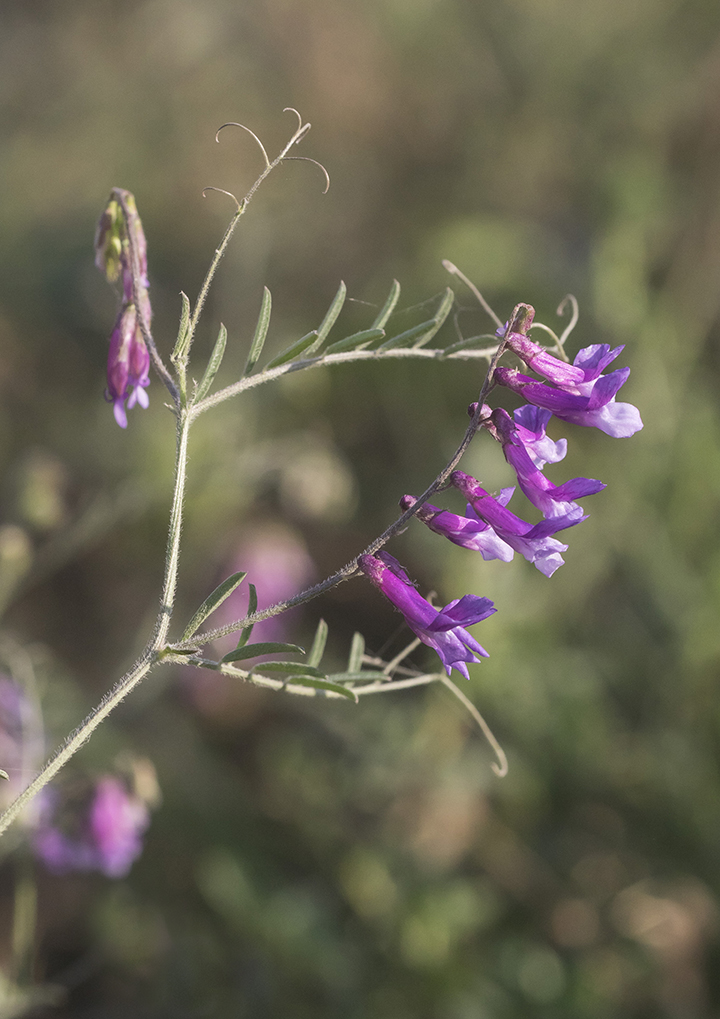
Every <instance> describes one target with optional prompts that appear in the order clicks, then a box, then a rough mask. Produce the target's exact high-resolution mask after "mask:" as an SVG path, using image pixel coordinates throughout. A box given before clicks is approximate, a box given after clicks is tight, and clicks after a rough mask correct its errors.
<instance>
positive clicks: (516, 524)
mask: <svg viewBox="0 0 720 1019" xmlns="http://www.w3.org/2000/svg"><path fill="white" fill-rule="evenodd" d="M450 483H451V484H452V485H453V486H454V487H455V488H457V489H458V490H459V491H460V492H462V494H463V495H464V496H465V498H466V499H467V500H468V502H469V506H468V515H470V513H472V515H473V516H475V517H477V518H479V519H480V520H484V521H485V522H486V523H488V524H489V525H490V526H491V527H492V529H493V530H494V531H495V533H496V534H497V535H498V537H499V538H501V539H502V540H503V541H505V542H507V544H508V545H510V547H511V548H514V549H515V551H516V552H519V553H520V555H521V556H524V557H525V559H527V561H528V562H529V563H532V564H533V565H534V566H535V567H536V568H537V569H538V570H540V572H541V573H544V574H545V576H546V577H551V576H552V575H553V573H554V572H555V570H557V569H558V568H559V567H560V566H562V565H563V563H564V562H565V560H564V559H563V557H562V556H561V555H560V553H561V552H565V551H566V550H567V545H563V544H562V542H560V541H558V540H557V538H553V537H552V535H553V534H555V533H556V532H557V531H562V530H564V529H565V528H566V527H573V526H574V525H575V524H579V523H580V522H581V521H582V520H585V519H586V518H585V517H584V516H583V513H582V510H580V509H579V508H578V510H577V511H573V512H571V513H567V514H564V515H562V516H556V517H551V518H550V519H549V520H541V521H540V523H539V524H535V525H534V526H533V525H532V524H529V523H527V521H526V520H521V519H520V517H516V516H515V514H514V513H511V512H510V510H508V509H506V508H505V503H506V502H507V501H508V499H509V497H505V493H507V492H508V491H509V492H510V493H511V494H512V491H513V489H504V490H503V498H502V499H494V498H493V497H492V496H491V495H490V494H489V493H488V492H486V491H485V489H484V488H482V487H481V486H480V483H479V482H478V481H476V480H475V478H473V477H472V476H471V475H470V474H464V473H463V472H462V471H453V473H452V474H451V475H450Z"/></svg>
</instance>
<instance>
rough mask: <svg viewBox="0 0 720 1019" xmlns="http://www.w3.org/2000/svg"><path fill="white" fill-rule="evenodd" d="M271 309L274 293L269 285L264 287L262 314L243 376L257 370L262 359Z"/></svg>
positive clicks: (259, 317) (259, 316) (256, 327)
mask: <svg viewBox="0 0 720 1019" xmlns="http://www.w3.org/2000/svg"><path fill="white" fill-rule="evenodd" d="M271 311H272V294H271V293H270V291H269V290H268V288H267V287H264V288H263V299H262V305H261V307H260V314H259V315H258V320H257V325H256V326H255V335H254V336H253V341H252V343H251V345H250V353H249V354H248V359H247V363H246V364H245V371H244V372H243V376H245V375H252V373H253V371H254V370H255V365H256V364H257V363H258V361H259V360H260V355H261V354H262V349H263V345H264V343H265V337H266V336H267V331H268V326H269V325H270V312H271Z"/></svg>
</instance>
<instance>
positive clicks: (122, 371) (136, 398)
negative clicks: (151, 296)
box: [105, 304, 150, 428]
mask: <svg viewBox="0 0 720 1019" xmlns="http://www.w3.org/2000/svg"><path fill="white" fill-rule="evenodd" d="M149 371H150V355H149V354H148V350H147V347H146V346H145V342H144V340H143V338H142V333H141V332H140V328H139V326H138V321H137V312H136V310H135V305H134V304H124V305H123V307H122V308H121V310H120V314H119V315H118V318H117V321H116V323H115V328H114V329H113V331H112V336H111V337H110V350H109V351H108V366H107V389H106V391H105V396H106V399H107V400H108V401H109V402H111V403H112V405H113V413H114V415H115V420H116V421H117V423H118V424H119V425H120V427H121V428H127V414H126V413H125V401H126V400H127V406H128V409H130V408H132V407H134V406H135V404H136V403H138V404H139V405H140V406H141V407H147V406H148V402H149V401H148V395H147V393H146V392H145V388H146V387H147V386H149V385H150V378H149Z"/></svg>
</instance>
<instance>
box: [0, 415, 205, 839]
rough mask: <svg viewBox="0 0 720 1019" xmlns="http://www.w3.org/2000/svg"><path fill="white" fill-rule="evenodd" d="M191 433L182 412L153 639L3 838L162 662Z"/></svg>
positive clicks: (30, 792) (15, 810)
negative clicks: (121, 704) (160, 592)
mask: <svg viewBox="0 0 720 1019" xmlns="http://www.w3.org/2000/svg"><path fill="white" fill-rule="evenodd" d="M189 431H190V415H189V414H188V413H187V412H185V411H181V412H180V415H179V417H178V427H177V444H176V456H175V486H174V491H173V500H172V508H171V511H170V526H169V528H168V542H167V552H166V556H165V576H164V579H163V586H162V597H161V601H160V611H159V613H158V618H157V622H156V624H155V630H154V633H153V636H152V638H151V640H150V642H149V643H148V645H147V647H146V648H145V650H144V651H143V653H142V655H141V656H140V658H138V660H137V662H136V663H135V664H134V665H133V667H132V668H131V669H130V670H129V672H127V673H126V674H125V675H124V676H123V677H122V679H120V680H118V682H117V683H116V684H115V686H114V687H113V688H112V690H110V691H109V692H108V693H107V694H106V695H105V697H103V699H102V700H101V701H100V703H99V704H98V705H97V707H96V708H94V709H93V711H91V712H90V714H89V715H88V717H87V718H86V719H85V721H84V722H83V723H82V724H81V725H79V726H78V728H77V729H76V730H75V731H74V732H73V733H71V734H70V736H68V738H67V739H66V740H65V742H64V743H63V745H62V746H61V747H60V748H59V749H58V750H57V751H56V752H55V753H54V754H53V756H52V757H51V758H50V759H49V761H48V762H47V763H46V764H45V766H44V767H43V769H42V771H41V772H40V773H39V774H38V775H37V776H36V778H35V779H33V781H32V782H31V783H30V785H29V786H28V787H27V788H26V789H24V790H23V792H22V793H20V795H19V796H18V797H17V798H16V799H15V800H14V801H13V802H12V803H11V804H10V806H9V807H8V808H7V810H6V811H5V813H4V814H3V815H2V816H1V817H0V835H1V834H2V833H3V832H4V831H5V830H6V828H7V827H8V826H9V825H10V824H11V823H12V822H13V821H14V820H15V818H16V817H17V816H18V814H20V813H21V811H22V810H23V808H24V807H25V806H27V804H28V803H29V802H30V800H31V799H32V798H33V797H34V796H36V795H37V793H39V792H40V790H41V789H42V788H43V787H44V786H46V785H47V784H48V782H50V781H51V780H52V779H53V778H54V777H55V776H56V775H57V773H58V772H59V771H60V769H61V768H62V767H63V765H65V764H67V762H68V761H69V760H70V758H71V757H73V756H74V754H76V753H77V751H78V750H79V749H80V747H81V746H82V745H83V744H84V743H86V742H87V740H88V739H89V738H90V736H91V735H92V734H93V732H94V731H95V729H97V727H98V726H99V725H100V723H101V722H102V721H104V719H106V718H107V716H108V715H109V714H110V712H111V711H113V710H114V709H115V708H116V707H117V706H118V704H120V702H121V701H122V700H124V699H125V698H126V697H127V695H128V694H129V693H130V692H131V691H132V690H134V689H135V687H136V686H137V685H138V684H139V683H140V682H141V681H142V680H143V679H144V678H145V676H146V675H147V674H148V672H150V670H151V669H152V667H153V666H154V665H155V664H156V663H157V662H159V661H160V660H162V658H163V651H164V649H165V643H166V641H167V634H168V629H169V627H170V620H171V617H172V611H173V605H174V602H175V591H176V588H177V572H178V561H179V554H180V532H181V529H182V513H183V500H184V495H185V482H186V478H187V445H188V433H189Z"/></svg>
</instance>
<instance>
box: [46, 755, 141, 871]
mask: <svg viewBox="0 0 720 1019" xmlns="http://www.w3.org/2000/svg"><path fill="white" fill-rule="evenodd" d="M149 822H150V813H149V811H148V806H147V803H146V802H145V801H144V800H142V799H141V798H140V797H139V796H137V795H136V794H135V793H132V792H130V791H129V790H128V788H127V786H126V785H125V783H124V782H123V781H122V780H121V779H119V778H117V777H115V776H114V775H104V776H102V777H101V778H99V779H98V780H97V782H96V783H95V784H94V786H93V788H92V790H91V792H90V796H89V797H86V798H85V801H84V803H83V804H82V806H81V807H80V809H74V810H68V809H67V806H63V805H62V804H61V801H60V798H59V795H58V793H57V791H56V790H54V789H49V788H47V787H46V788H45V790H43V798H42V804H41V812H40V818H39V823H38V827H37V830H36V831H35V835H34V838H33V848H34V851H35V855H36V856H38V857H39V859H41V860H42V861H43V863H44V864H45V866H46V867H47V868H48V870H51V871H54V872H55V873H58V874H64V873H67V872H68V871H71V870H81V871H83V870H98V871H100V872H101V873H102V874H105V876H106V877H112V878H120V877H125V875H126V874H127V873H128V872H129V870H130V867H131V866H132V864H133V863H134V862H135V860H136V859H137V858H138V856H139V855H140V853H141V852H142V848H143V845H142V836H143V833H144V831H145V829H146V828H147V826H148V824H149Z"/></svg>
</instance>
